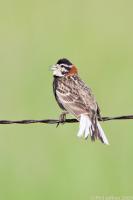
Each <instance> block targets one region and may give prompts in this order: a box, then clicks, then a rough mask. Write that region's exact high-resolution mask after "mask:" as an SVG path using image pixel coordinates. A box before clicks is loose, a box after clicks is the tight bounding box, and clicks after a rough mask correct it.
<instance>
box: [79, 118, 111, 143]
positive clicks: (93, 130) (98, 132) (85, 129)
mask: <svg viewBox="0 0 133 200" xmlns="http://www.w3.org/2000/svg"><path fill="white" fill-rule="evenodd" d="M83 135H84V137H85V139H87V138H88V136H89V135H90V137H91V140H92V141H95V139H100V140H101V142H102V143H104V144H109V142H108V139H107V137H106V136H105V134H104V131H103V129H102V127H101V125H100V123H99V122H98V120H97V119H95V120H90V118H89V116H88V115H85V114H81V117H80V127H79V132H78V135H77V136H78V137H82V136H83Z"/></svg>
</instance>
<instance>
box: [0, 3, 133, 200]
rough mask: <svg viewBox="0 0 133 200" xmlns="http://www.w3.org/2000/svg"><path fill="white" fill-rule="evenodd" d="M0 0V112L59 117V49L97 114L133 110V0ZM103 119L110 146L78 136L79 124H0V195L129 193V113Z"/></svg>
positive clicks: (24, 199) (132, 130)
mask: <svg viewBox="0 0 133 200" xmlns="http://www.w3.org/2000/svg"><path fill="white" fill-rule="evenodd" d="M0 4H1V5H0V119H11V120H15V119H16V120H21V119H45V118H58V116H59V114H60V109H59V108H58V106H57V104H56V102H55V99H54V96H53V93H52V72H51V71H49V66H50V65H52V64H54V63H56V61H57V60H58V59H59V58H62V57H66V58H69V59H70V60H71V61H72V62H73V63H74V64H76V65H77V67H78V69H79V74H80V76H81V77H82V79H83V80H84V81H85V82H86V83H87V84H88V85H89V86H91V88H92V90H93V92H94V94H95V96H96V98H97V101H98V102H99V105H100V107H101V111H102V115H104V116H116V115H123V114H133V93H132V92H133V22H132V21H133V12H132V8H133V1H130V0H112V1H108V0H83V1H81V0H78V1H76V0H73V1H71V0H67V1H65V0H57V1H50V0H49V1H48V0H44V1H41V0H38V1H34V0H33V1H30V0H27V1H26V0H23V1H17V0H12V1H6V0H5V1H1V2H0ZM102 126H103V128H104V130H105V132H106V135H107V136H108V139H109V142H110V146H105V145H102V144H101V143H100V142H98V141H97V142H96V143H91V141H90V139H89V140H88V141H84V140H83V139H81V140H80V139H78V138H77V136H76V134H77V131H78V124H71V125H68V124H66V125H64V126H59V128H56V127H55V125H42V124H32V125H0V200H36V199H39V200H41V199H49V200H53V199H64V200H67V199H70V200H71V199H77V200H82V199H86V200H89V199H97V196H108V197H109V196H133V190H132V189H133V173H132V169H133V156H132V148H133V121H130V120H128V121H112V122H104V123H102Z"/></svg>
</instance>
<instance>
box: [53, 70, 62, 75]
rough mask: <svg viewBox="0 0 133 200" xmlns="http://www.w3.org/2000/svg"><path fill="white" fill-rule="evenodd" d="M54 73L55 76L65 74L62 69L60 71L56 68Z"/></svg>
mask: <svg viewBox="0 0 133 200" xmlns="http://www.w3.org/2000/svg"><path fill="white" fill-rule="evenodd" d="M53 75H54V76H59V77H62V76H63V74H62V73H61V71H60V70H59V69H55V70H54V71H53Z"/></svg>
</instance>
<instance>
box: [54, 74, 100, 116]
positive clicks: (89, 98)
mask: <svg viewBox="0 0 133 200" xmlns="http://www.w3.org/2000/svg"><path fill="white" fill-rule="evenodd" d="M77 78H78V77H77ZM56 94H57V96H58V99H59V100H60V102H61V103H62V105H63V106H64V108H65V109H66V110H67V111H68V112H70V113H71V114H73V115H74V116H75V117H76V118H77V119H79V118H80V115H81V114H83V113H87V114H89V113H90V112H91V111H92V110H95V111H96V109H97V105H96V103H95V99H94V97H93V95H92V94H91V91H90V89H89V88H88V87H87V86H85V84H84V83H83V82H82V81H81V80H80V79H79V78H78V79H75V80H74V79H73V78H69V80H67V79H63V80H62V81H61V82H60V84H59V85H58V88H57V90H56Z"/></svg>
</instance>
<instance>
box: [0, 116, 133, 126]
mask: <svg viewBox="0 0 133 200" xmlns="http://www.w3.org/2000/svg"><path fill="white" fill-rule="evenodd" d="M128 119H133V115H123V116H116V117H102V118H101V119H98V120H99V121H103V122H104V121H110V120H128ZM76 122H78V120H77V119H66V120H65V121H59V119H41V120H32V119H28V120H0V124H36V123H42V124H59V123H63V124H64V123H76Z"/></svg>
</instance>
